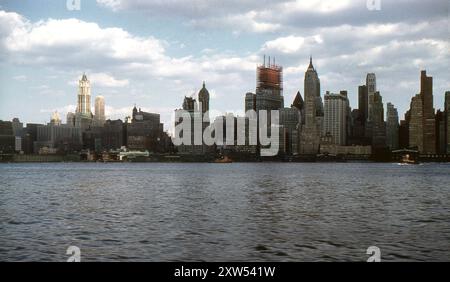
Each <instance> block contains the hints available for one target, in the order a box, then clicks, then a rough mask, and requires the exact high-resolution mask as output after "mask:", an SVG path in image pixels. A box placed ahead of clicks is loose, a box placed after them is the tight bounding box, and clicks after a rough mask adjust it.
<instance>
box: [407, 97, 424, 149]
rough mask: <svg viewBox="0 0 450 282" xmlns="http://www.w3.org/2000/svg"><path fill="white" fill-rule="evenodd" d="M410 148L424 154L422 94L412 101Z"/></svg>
mask: <svg viewBox="0 0 450 282" xmlns="http://www.w3.org/2000/svg"><path fill="white" fill-rule="evenodd" d="M409 147H411V148H417V150H418V151H419V152H423V105H422V99H421V97H420V94H417V95H416V96H414V97H413V98H412V99H411V105H410V121H409Z"/></svg>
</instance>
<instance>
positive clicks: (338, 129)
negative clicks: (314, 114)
mask: <svg viewBox="0 0 450 282" xmlns="http://www.w3.org/2000/svg"><path fill="white" fill-rule="evenodd" d="M324 100H325V103H324V126H323V130H322V135H324V136H325V135H327V136H331V138H332V143H333V144H335V145H342V146H345V145H347V126H348V108H349V101H348V97H347V95H346V91H342V92H341V93H340V94H333V93H330V92H329V91H327V92H326V94H325V98H324Z"/></svg>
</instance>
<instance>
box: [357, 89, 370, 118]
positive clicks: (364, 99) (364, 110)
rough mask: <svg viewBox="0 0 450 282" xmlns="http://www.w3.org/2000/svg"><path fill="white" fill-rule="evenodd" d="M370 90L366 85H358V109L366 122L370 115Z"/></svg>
mask: <svg viewBox="0 0 450 282" xmlns="http://www.w3.org/2000/svg"><path fill="white" fill-rule="evenodd" d="M367 95H368V92H367V86H366V85H360V86H358V109H359V113H360V118H361V119H362V120H363V121H364V122H365V121H366V120H367V116H368V106H369V105H368V96H367Z"/></svg>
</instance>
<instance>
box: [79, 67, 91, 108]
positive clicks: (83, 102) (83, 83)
mask: <svg viewBox="0 0 450 282" xmlns="http://www.w3.org/2000/svg"><path fill="white" fill-rule="evenodd" d="M76 112H77V113H81V114H85V115H89V114H91V83H90V81H89V80H88V79H87V76H86V74H85V73H84V74H83V76H82V77H81V80H80V81H79V82H78V103H77V111H76Z"/></svg>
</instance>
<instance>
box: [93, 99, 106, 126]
mask: <svg viewBox="0 0 450 282" xmlns="http://www.w3.org/2000/svg"><path fill="white" fill-rule="evenodd" d="M105 121H106V117H105V98H104V97H103V96H97V97H96V98H95V115H94V122H95V125H96V126H103V125H104V124H105Z"/></svg>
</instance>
